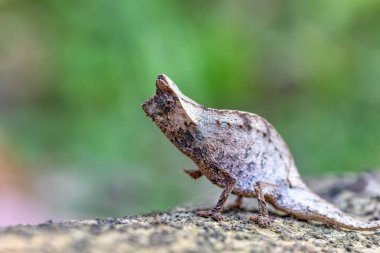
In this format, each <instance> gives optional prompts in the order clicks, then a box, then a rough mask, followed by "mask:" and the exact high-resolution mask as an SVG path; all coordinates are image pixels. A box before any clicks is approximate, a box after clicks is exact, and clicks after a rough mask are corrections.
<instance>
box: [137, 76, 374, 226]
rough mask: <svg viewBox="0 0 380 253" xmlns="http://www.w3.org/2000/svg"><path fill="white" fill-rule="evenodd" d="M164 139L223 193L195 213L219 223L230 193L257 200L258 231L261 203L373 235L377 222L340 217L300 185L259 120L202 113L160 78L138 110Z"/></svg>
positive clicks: (263, 215) (284, 152)
mask: <svg viewBox="0 0 380 253" xmlns="http://www.w3.org/2000/svg"><path fill="white" fill-rule="evenodd" d="M142 107H143V110H144V111H145V113H146V114H147V115H148V116H149V117H151V118H152V120H153V121H154V122H155V123H156V125H157V126H158V127H159V128H160V129H161V131H162V132H163V133H164V134H165V135H166V137H168V138H169V140H170V141H171V142H172V143H173V144H174V145H175V146H176V147H177V148H178V149H179V150H180V151H181V152H182V153H184V154H185V155H186V156H188V157H189V158H191V159H192V160H193V161H194V163H195V164H196V165H197V167H198V170H194V171H185V172H187V173H188V174H189V175H190V176H191V177H193V178H195V179H196V178H198V177H200V176H202V175H204V176H205V177H207V178H208V179H209V180H210V181H211V182H212V183H214V184H216V185H218V186H219V187H221V188H223V189H224V191H223V193H222V195H221V196H220V199H219V201H218V203H217V205H216V207H215V208H213V209H211V210H208V211H201V212H199V213H198V214H199V215H201V216H204V217H212V218H214V219H215V220H221V219H222V216H221V215H220V211H221V210H222V208H223V205H224V203H225V201H226V199H227V198H228V196H229V195H230V194H231V193H232V194H235V195H238V196H239V197H256V198H257V199H258V201H259V215H257V216H254V217H253V218H252V219H253V220H254V221H256V222H257V223H258V224H259V225H260V226H262V227H267V226H268V225H269V223H270V219H269V216H268V212H267V208H266V204H265V202H269V203H270V204H272V205H273V206H274V207H275V208H277V209H279V210H282V211H284V212H286V213H288V214H291V215H293V216H295V217H297V218H299V219H303V220H315V221H321V222H325V223H328V224H332V225H337V226H340V227H344V228H349V229H353V230H375V229H378V228H380V221H376V222H370V223H367V222H363V221H360V220H357V219H355V218H353V217H351V216H349V215H346V214H344V213H343V212H342V211H340V210H339V209H337V208H336V207H335V206H333V205H332V204H330V203H328V202H326V201H325V200H323V199H322V198H320V197H319V196H317V195H316V194H314V193H313V192H312V191H311V190H310V189H309V188H308V187H307V186H306V185H305V184H304V183H303V181H302V179H301V178H300V175H299V173H298V170H297V167H296V165H295V163H294V159H293V157H292V155H291V153H290V151H289V148H288V147H287V145H286V143H285V141H284V140H283V139H282V137H281V136H280V134H279V133H278V132H277V131H276V130H275V129H274V128H273V126H272V125H271V124H269V123H268V122H267V121H266V120H265V119H264V118H262V117H260V116H258V115H256V114H253V113H248V112H241V111H234V110H216V109H210V108H205V107H204V106H202V105H200V104H198V103H196V102H194V101H193V100H191V99H190V98H188V97H186V96H185V95H183V94H182V92H181V91H180V90H179V89H178V87H177V86H176V85H175V84H174V82H173V81H171V80H170V79H169V78H168V77H167V76H165V75H159V76H158V78H157V80H156V94H155V95H154V96H153V97H151V98H150V99H148V100H147V101H146V102H144V103H143V105H142Z"/></svg>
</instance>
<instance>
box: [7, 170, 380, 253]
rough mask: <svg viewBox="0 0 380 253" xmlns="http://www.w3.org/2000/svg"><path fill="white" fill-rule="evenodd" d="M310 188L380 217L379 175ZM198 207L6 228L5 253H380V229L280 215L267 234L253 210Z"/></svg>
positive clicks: (326, 181)
mask: <svg viewBox="0 0 380 253" xmlns="http://www.w3.org/2000/svg"><path fill="white" fill-rule="evenodd" d="M308 184H309V185H310V186H311V188H313V189H314V190H315V191H316V192H317V193H319V194H320V195H322V196H323V197H324V198H326V199H328V200H329V201H331V202H333V203H334V204H335V205H337V206H338V207H339V208H341V209H342V210H344V211H345V212H347V213H350V214H352V215H356V216H360V217H361V218H363V219H367V220H370V219H380V173H373V172H372V173H364V174H361V175H358V176H347V177H339V178H331V177H330V178H325V179H320V180H313V181H310V182H308ZM204 207H205V205H203V206H202V207H201V206H199V205H198V206H197V208H204ZM197 208H194V206H193V207H180V208H176V209H174V210H171V211H168V212H165V213H153V214H147V215H138V216H127V217H123V218H108V219H103V220H100V219H96V220H83V221H68V222H63V223H53V222H47V223H44V224H40V225H37V226H14V227H8V228H2V229H0V252H30V253H33V252H219V251H224V252H380V231H375V232H356V231H347V230H342V229H339V228H336V227H332V226H329V225H325V224H315V223H310V222H305V221H299V220H295V219H294V218H292V217H289V216H284V215H283V214H280V213H278V212H276V211H272V215H273V216H275V217H276V218H275V220H274V222H273V223H272V225H271V227H270V228H269V229H263V228H259V227H258V226H257V225H256V224H254V223H252V222H250V221H249V219H248V218H249V216H250V215H251V214H252V212H254V211H255V210H254V209H252V208H248V209H246V208H243V209H242V210H239V211H238V210H234V209H228V208H227V210H226V211H225V212H224V218H225V219H224V221H222V222H219V223H218V222H215V221H213V220H211V219H205V218H200V217H197V216H195V215H194V212H193V211H194V210H195V209H197Z"/></svg>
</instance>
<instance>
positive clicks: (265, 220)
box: [250, 214, 273, 228]
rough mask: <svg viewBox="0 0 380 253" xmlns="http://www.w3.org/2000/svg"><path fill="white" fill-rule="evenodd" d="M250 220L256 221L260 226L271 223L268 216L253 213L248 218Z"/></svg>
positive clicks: (265, 226)
mask: <svg viewBox="0 0 380 253" xmlns="http://www.w3.org/2000/svg"><path fill="white" fill-rule="evenodd" d="M250 220H251V221H254V222H256V223H257V224H258V225H259V226H260V227H262V228H267V227H269V225H270V224H271V223H272V221H273V219H272V218H270V217H269V216H262V215H257V214H255V215H253V216H251V218H250Z"/></svg>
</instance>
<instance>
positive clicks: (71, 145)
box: [0, 0, 380, 215]
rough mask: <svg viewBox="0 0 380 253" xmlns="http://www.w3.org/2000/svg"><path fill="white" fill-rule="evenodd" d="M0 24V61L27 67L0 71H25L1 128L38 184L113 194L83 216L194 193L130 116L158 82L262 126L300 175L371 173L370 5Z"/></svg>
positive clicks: (294, 1) (373, 6)
mask: <svg viewBox="0 0 380 253" xmlns="http://www.w3.org/2000/svg"><path fill="white" fill-rule="evenodd" d="M0 16H1V17H0V21H1V22H0V55H2V54H6V55H9V54H10V53H9V52H10V51H9V50H10V48H16V50H14V51H15V52H16V53H17V52H29V53H28V54H25V55H24V57H26V58H27V57H28V56H30V55H32V56H30V57H32V58H33V57H34V58H33V59H37V60H34V61H33V60H30V61H29V62H30V64H29V65H30V66H29V65H28V64H27V65H26V66H25V65H22V68H20V69H17V68H16V70H17V71H16V72H6V71H1V72H0V73H3V74H2V75H14V76H15V77H18V76H23V75H26V74H25V73H28V75H27V78H24V79H25V80H23V79H22V78H21V81H19V83H17V84H18V85H13V86H12V87H13V89H21V90H22V89H27V90H28V93H27V94H23V96H24V97H25V99H23V100H19V99H18V96H15V95H14V94H16V95H17V94H19V93H17V92H13V93H10V94H13V95H14V96H13V97H12V96H9V97H8V98H7V99H4V101H6V103H5V102H4V103H3V104H1V106H2V107H3V108H2V110H1V121H0V125H1V127H2V128H3V129H4V131H5V132H6V134H7V135H8V136H10V137H9V139H11V141H12V145H13V146H14V147H15V148H16V149H17V150H18V152H19V153H20V154H22V156H23V157H24V160H26V161H28V162H29V163H30V164H32V167H33V168H35V169H36V170H37V171H38V173H43V172H44V171H43V170H42V171H41V169H38V168H40V167H46V168H49V169H51V168H57V169H59V168H62V167H71V168H75V170H79V169H80V170H81V171H82V173H83V174H84V175H88V178H89V179H88V180H89V181H90V182H92V183H93V184H95V185H99V184H100V185H102V184H108V185H111V186H110V188H112V187H116V188H115V189H116V190H115V189H114V190H112V189H113V188H112V189H110V190H109V192H111V193H110V194H109V195H107V196H108V197H109V198H111V199H114V201H112V200H110V201H109V202H105V203H103V204H97V203H92V202H91V201H90V202H85V203H84V204H83V205H82V207H80V208H83V209H84V211H86V212H90V211H89V210H92V211H93V213H94V214H99V213H102V214H108V215H110V214H122V213H134V212H141V211H149V210H151V209H155V210H157V209H162V208H167V207H168V206H171V205H175V204H176V203H179V202H180V201H181V200H182V201H183V200H185V199H187V200H188V199H189V196H190V194H192V191H193V188H196V187H195V184H196V183H194V182H191V181H190V180H189V179H188V178H187V177H186V176H185V175H184V174H183V173H182V172H181V169H182V168H183V167H184V166H193V165H192V164H191V163H190V161H188V159H186V158H184V157H183V156H182V154H180V153H179V152H178V151H176V149H175V148H174V147H173V146H172V145H171V144H170V143H169V141H167V140H166V139H165V137H164V136H163V135H162V134H161V133H160V132H159V130H158V129H157V128H156V127H155V126H154V125H153V124H152V123H151V122H150V120H149V119H148V118H146V117H145V115H144V113H143V111H142V110H141V108H140V103H141V102H143V101H144V100H145V99H146V98H148V97H149V96H151V95H152V94H153V93H154V89H155V87H154V80H155V77H156V75H157V74H158V73H161V72H163V73H166V74H167V75H168V76H170V77H171V78H172V79H173V80H174V81H175V82H176V83H177V84H178V85H179V86H180V87H181V89H182V90H183V91H184V93H186V94H187V95H188V96H189V97H192V98H194V99H195V100H196V101H198V102H200V103H202V104H205V105H206V106H208V107H213V108H228V109H240V110H246V111H251V112H255V113H257V114H260V115H262V116H264V117H265V118H267V119H268V120H269V121H270V122H272V123H273V125H275V126H276V128H277V129H278V130H279V131H280V132H281V133H282V135H283V137H284V138H285V140H286V141H287V142H288V144H289V146H290V148H291V150H292V152H293V153H294V155H295V158H296V162H297V164H298V167H299V168H300V170H301V173H302V174H303V175H308V176H312V175H319V174H320V173H323V172H344V171H352V170H360V169H366V168H373V167H376V166H379V164H380V144H379V141H380V128H379V127H378V126H379V123H380V117H379V116H380V114H379V113H380V84H379V83H378V82H379V80H380V71H379V70H380V29H379V27H378V25H379V22H380V2H377V1H371V0H363V1H356V0H344V1H327V0H325V1H317V2H315V1H314V2H310V1H301V0H291V1H274V0H271V1H248V0H245V1H228V0H223V1H222V0H221V1H174V0H162V1H155V0H139V1H132V0H113V1H102V0H91V1H90V0H81V1H72V0H71V1H70V0H68V1H58V0H33V1H30V0H8V1H6V0H5V1H4V0H3V1H0ZM12 52H13V51H12ZM30 52H35V53H34V54H32V53H30ZM5 59H7V61H11V60H12V59H14V58H12V54H10V57H8V58H7V57H5ZM26 62H27V63H28V61H26ZM7 64H12V62H5V60H4V58H3V60H2V61H1V65H0V66H3V65H4V66H5V65H7ZM0 68H1V67H0ZM31 68H32V69H33V71H32V72H30V69H31ZM2 69H5V70H6V68H2ZM0 70H1V69H0ZM23 70H25V72H24V71H23ZM27 71H29V72H30V73H29V72H27ZM10 78H12V76H10ZM1 80H2V79H0V84H1V85H2V86H4V87H5V86H6V85H7V82H5V81H3V82H1ZM16 80H18V79H16ZM31 85H32V89H30V88H28V87H29V86H31ZM0 89H1V88H0ZM8 90H9V85H8ZM41 164H43V165H44V166H41ZM174 178H176V180H173V179H174ZM110 182H111V183H110ZM115 182H116V183H115ZM102 192H106V190H104V187H102V186H98V187H97V193H96V194H98V196H99V194H100V196H102V194H103V197H104V198H106V197H107V196H104V194H105V193H102ZM198 193H200V191H198ZM94 194H95V193H94ZM96 197H97V196H94V198H96ZM115 199H116V200H117V201H116V200H115ZM117 203H119V204H117ZM78 208H79V207H78Z"/></svg>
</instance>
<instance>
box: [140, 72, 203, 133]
mask: <svg viewBox="0 0 380 253" xmlns="http://www.w3.org/2000/svg"><path fill="white" fill-rule="evenodd" d="M142 108H143V110H144V111H145V113H146V115H147V116H149V117H150V118H152V120H153V121H154V122H155V123H156V124H157V125H158V126H159V127H160V128H161V129H163V128H164V129H168V128H173V127H174V128H177V127H180V125H182V124H185V122H187V123H190V122H192V123H197V121H198V120H199V118H200V116H201V112H202V110H203V109H204V108H203V106H201V105H199V104H198V103H196V102H194V101H193V100H191V99H190V98H188V97H186V96H185V95H183V94H182V92H181V91H180V90H179V89H178V87H177V85H175V83H174V82H173V81H172V80H171V79H170V78H169V77H167V76H166V75H164V74H160V75H158V77H157V79H156V94H155V95H154V96H152V97H151V98H149V99H148V100H147V101H145V102H144V103H143V104H142Z"/></svg>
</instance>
